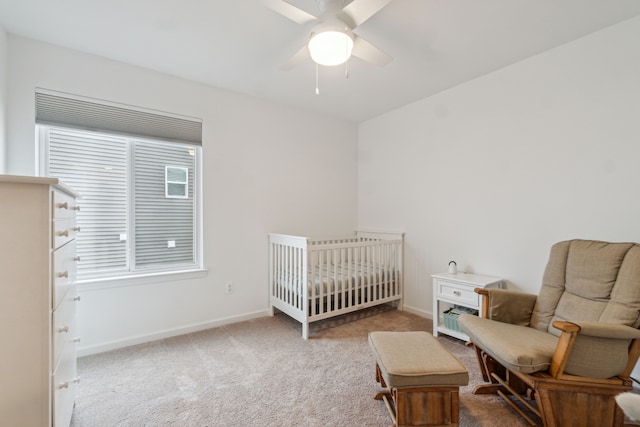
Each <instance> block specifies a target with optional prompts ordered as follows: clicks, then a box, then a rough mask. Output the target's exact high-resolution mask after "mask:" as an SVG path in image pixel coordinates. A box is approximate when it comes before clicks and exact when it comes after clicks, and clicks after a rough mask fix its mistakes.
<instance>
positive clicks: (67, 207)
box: [56, 202, 69, 209]
mask: <svg viewBox="0 0 640 427" xmlns="http://www.w3.org/2000/svg"><path fill="white" fill-rule="evenodd" d="M56 206H58V209H69V203H67V202H64V203H58V204H57V205H56Z"/></svg>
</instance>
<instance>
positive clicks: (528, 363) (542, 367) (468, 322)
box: [458, 314, 558, 374]
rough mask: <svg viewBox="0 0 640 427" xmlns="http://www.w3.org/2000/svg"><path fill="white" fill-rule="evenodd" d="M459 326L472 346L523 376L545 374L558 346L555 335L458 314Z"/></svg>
mask: <svg viewBox="0 0 640 427" xmlns="http://www.w3.org/2000/svg"><path fill="white" fill-rule="evenodd" d="M458 325H459V326H460V327H461V328H462V330H463V331H464V332H465V333H466V334H467V335H469V337H470V338H471V341H472V342H473V343H474V344H475V345H477V346H478V347H480V348H481V349H483V350H484V351H485V352H487V353H488V354H489V355H491V357H493V358H494V359H496V360H497V361H498V362H499V363H500V364H501V365H503V366H504V367H505V368H508V369H512V370H515V371H520V372H522V373H525V374H529V373H531V372H537V371H546V370H547V369H548V368H549V366H550V365H551V358H552V357H553V353H554V351H555V349H556V344H557V343H558V338H557V337H556V336H555V335H552V334H549V333H547V332H543V331H541V330H539V329H535V328H529V327H527V326H521V325H512V324H509V323H503V322H497V321H495V320H489V319H484V318H481V317H478V316H473V315H470V314H462V315H460V316H459V317H458Z"/></svg>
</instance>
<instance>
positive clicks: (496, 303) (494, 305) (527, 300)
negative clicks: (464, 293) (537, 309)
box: [475, 288, 537, 326]
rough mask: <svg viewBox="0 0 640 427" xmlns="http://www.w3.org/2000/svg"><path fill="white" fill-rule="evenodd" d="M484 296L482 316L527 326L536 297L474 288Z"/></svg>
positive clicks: (494, 289)
mask: <svg viewBox="0 0 640 427" xmlns="http://www.w3.org/2000/svg"><path fill="white" fill-rule="evenodd" d="M475 291H476V293H478V294H480V295H482V296H484V298H483V300H482V316H483V317H486V318H487V319H491V320H496V321H498V322H503V323H511V324H513V325H522V326H529V323H530V322H531V313H532V312H533V307H534V305H535V303H536V298H537V296H536V295H533V294H527V293H524V292H517V291H512V290H509V289H499V288H485V289H481V288H476V289H475Z"/></svg>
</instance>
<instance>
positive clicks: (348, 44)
mask: <svg viewBox="0 0 640 427" xmlns="http://www.w3.org/2000/svg"><path fill="white" fill-rule="evenodd" d="M352 50H353V36H352V35H351V34H349V33H348V32H347V31H346V30H345V31H338V30H325V31H319V32H316V33H313V34H312V35H311V38H310V39H309V54H310V55H311V59H313V60H314V61H315V62H316V63H318V64H320V65H327V66H332V65H340V64H343V63H345V62H346V61H347V60H348V59H349V57H351V51H352Z"/></svg>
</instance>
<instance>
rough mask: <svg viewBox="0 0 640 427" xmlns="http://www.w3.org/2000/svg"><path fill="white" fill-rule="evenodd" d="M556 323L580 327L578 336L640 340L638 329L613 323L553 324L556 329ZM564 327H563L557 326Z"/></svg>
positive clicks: (639, 330)
mask: <svg viewBox="0 0 640 427" xmlns="http://www.w3.org/2000/svg"><path fill="white" fill-rule="evenodd" d="M556 323H559V324H565V323H570V324H573V325H577V326H579V327H580V334H579V335H587V336H590V337H601V338H612V339H621V340H632V339H640V329H636V328H632V327H631V326H627V325H616V324H613V323H601V322H576V321H574V322H560V321H557V322H553V326H554V327H556V328H557V329H560V330H563V329H562V328H558V327H557V326H556ZM559 326H562V327H564V326H563V325H559Z"/></svg>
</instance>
